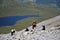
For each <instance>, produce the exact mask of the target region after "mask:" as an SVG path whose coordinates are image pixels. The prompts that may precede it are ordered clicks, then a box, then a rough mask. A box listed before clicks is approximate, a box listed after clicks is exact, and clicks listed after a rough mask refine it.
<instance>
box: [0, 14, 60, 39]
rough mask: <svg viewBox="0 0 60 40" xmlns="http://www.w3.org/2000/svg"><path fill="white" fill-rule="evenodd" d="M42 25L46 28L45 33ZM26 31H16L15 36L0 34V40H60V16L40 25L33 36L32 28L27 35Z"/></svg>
mask: <svg viewBox="0 0 60 40" xmlns="http://www.w3.org/2000/svg"><path fill="white" fill-rule="evenodd" d="M42 25H45V26H46V30H45V31H43V30H42ZM24 30H25V29H24ZM24 30H22V31H16V33H15V34H14V35H13V36H11V35H10V33H8V34H0V40H60V15H59V16H56V17H54V18H51V19H48V20H45V21H43V22H40V23H38V24H37V27H36V28H35V29H34V32H33V34H32V32H30V30H31V27H29V32H28V34H26V35H25V31H24Z"/></svg>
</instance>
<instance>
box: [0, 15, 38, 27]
mask: <svg viewBox="0 0 60 40" xmlns="http://www.w3.org/2000/svg"><path fill="white" fill-rule="evenodd" d="M29 17H39V15H23V16H5V17H0V27H1V26H12V25H14V24H15V23H16V21H18V20H22V19H25V18H29Z"/></svg>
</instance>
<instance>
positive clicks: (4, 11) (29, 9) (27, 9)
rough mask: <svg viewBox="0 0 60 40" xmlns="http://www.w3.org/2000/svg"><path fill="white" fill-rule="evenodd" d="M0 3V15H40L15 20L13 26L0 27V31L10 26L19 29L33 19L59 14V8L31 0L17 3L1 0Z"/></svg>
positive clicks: (29, 23)
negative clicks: (31, 0) (30, 0)
mask: <svg viewBox="0 0 60 40" xmlns="http://www.w3.org/2000/svg"><path fill="white" fill-rule="evenodd" d="M0 5H1V6H0V8H1V9H0V17H3V16H16V15H26V14H38V15H40V16H41V17H39V18H34V17H32V18H26V19H24V20H20V21H17V22H16V24H15V25H13V26H6V27H0V33H8V32H10V30H11V29H12V28H15V29H16V30H18V31H19V30H22V29H24V28H26V27H28V26H31V23H32V21H33V20H36V21H37V23H38V22H41V21H43V20H46V19H49V18H51V17H54V16H57V15H60V10H58V9H57V8H56V7H54V6H46V5H42V4H41V5H38V4H35V3H32V2H25V3H18V2H16V1H15V0H3V1H2V3H1V4H0ZM1 30H2V31H1Z"/></svg>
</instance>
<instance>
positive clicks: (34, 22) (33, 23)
mask: <svg viewBox="0 0 60 40" xmlns="http://www.w3.org/2000/svg"><path fill="white" fill-rule="evenodd" d="M35 27H36V21H33V22H32V29H34V28H35Z"/></svg>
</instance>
